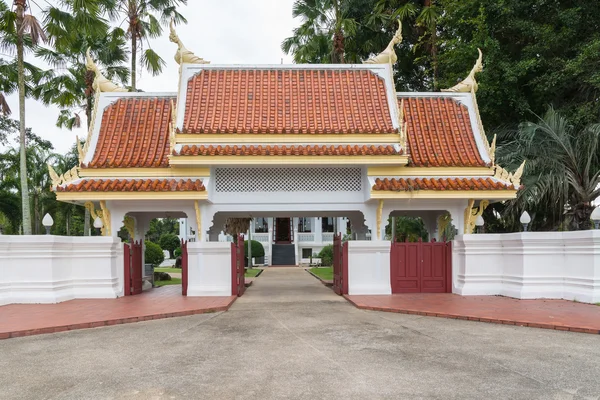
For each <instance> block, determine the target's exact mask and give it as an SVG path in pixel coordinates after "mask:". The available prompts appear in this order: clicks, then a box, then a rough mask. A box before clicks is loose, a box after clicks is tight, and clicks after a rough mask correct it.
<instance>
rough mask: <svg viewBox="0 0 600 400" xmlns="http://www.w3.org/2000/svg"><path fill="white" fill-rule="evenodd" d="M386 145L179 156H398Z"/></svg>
mask: <svg viewBox="0 0 600 400" xmlns="http://www.w3.org/2000/svg"><path fill="white" fill-rule="evenodd" d="M400 154H402V150H401V149H399V150H396V149H395V148H394V146H392V145H391V144H388V145H377V146H375V145H370V146H366V145H298V146H296V145H272V146H271V145H239V146H238V145H233V146H229V145H207V146H203V145H200V146H196V145H192V146H188V145H184V146H183V147H182V148H181V151H179V153H177V152H176V151H173V155H180V156H388V155H400Z"/></svg>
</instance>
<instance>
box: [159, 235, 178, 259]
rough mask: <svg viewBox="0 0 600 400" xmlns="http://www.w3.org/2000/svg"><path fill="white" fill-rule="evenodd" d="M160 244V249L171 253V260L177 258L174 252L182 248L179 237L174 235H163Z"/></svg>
mask: <svg viewBox="0 0 600 400" xmlns="http://www.w3.org/2000/svg"><path fill="white" fill-rule="evenodd" d="M158 243H159V244H160V247H161V248H162V249H163V250H168V251H169V255H170V258H175V257H174V253H173V252H174V251H175V249H178V248H180V247H181V242H180V241H179V237H178V236H177V235H175V234H173V233H166V234H164V235H162V236H161V237H160V240H159V242H158Z"/></svg>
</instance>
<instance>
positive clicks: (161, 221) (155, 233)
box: [146, 218, 179, 242]
mask: <svg viewBox="0 0 600 400" xmlns="http://www.w3.org/2000/svg"><path fill="white" fill-rule="evenodd" d="M178 233H179V221H178V220H177V219H175V218H155V219H153V220H152V221H150V228H149V229H148V232H146V238H147V239H148V240H150V241H152V242H158V241H159V240H160V238H161V236H163V235H167V234H173V235H177V234H178Z"/></svg>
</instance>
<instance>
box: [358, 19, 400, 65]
mask: <svg viewBox="0 0 600 400" xmlns="http://www.w3.org/2000/svg"><path fill="white" fill-rule="evenodd" d="M400 42H402V21H400V19H398V30H397V31H396V33H395V34H394V37H393V38H392V40H390V43H389V44H388V45H387V47H386V48H385V50H384V51H382V52H381V53H379V54H377V55H376V56H375V57H373V58H369V59H368V60H367V61H365V62H364V63H365V64H395V63H396V61H398V56H397V55H396V52H395V51H394V46H396V45H397V44H398V43H400Z"/></svg>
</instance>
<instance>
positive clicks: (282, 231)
mask: <svg viewBox="0 0 600 400" xmlns="http://www.w3.org/2000/svg"><path fill="white" fill-rule="evenodd" d="M291 221H292V219H291V218H275V229H274V231H273V235H274V236H275V237H274V239H275V243H278V244H289V243H292V222H291Z"/></svg>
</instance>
